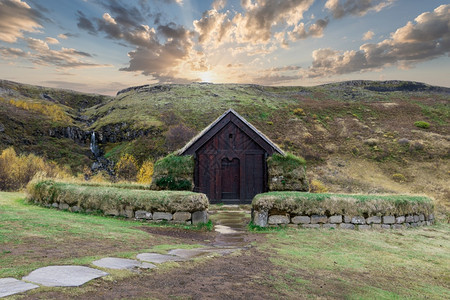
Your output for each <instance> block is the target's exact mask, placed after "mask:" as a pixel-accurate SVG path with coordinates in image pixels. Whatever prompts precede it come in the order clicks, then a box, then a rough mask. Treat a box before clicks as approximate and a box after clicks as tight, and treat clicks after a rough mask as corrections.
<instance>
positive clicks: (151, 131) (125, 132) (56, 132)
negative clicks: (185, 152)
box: [48, 123, 162, 145]
mask: <svg viewBox="0 0 450 300" xmlns="http://www.w3.org/2000/svg"><path fill="white" fill-rule="evenodd" d="M92 133H93V131H90V130H88V131H85V130H83V129H81V128H79V127H76V126H68V127H56V128H50V129H49V132H48V134H49V136H51V137H55V138H68V139H71V140H73V141H74V142H76V143H78V144H82V145H88V144H89V143H90V142H91V136H92ZM95 133H96V136H97V141H98V143H100V144H106V143H118V142H124V141H132V140H135V139H137V138H139V137H144V136H160V135H161V134H162V130H161V129H159V128H147V129H138V130H136V129H133V128H131V127H130V125H129V124H127V123H118V124H113V125H106V126H104V127H102V128H100V129H99V130H96V131H95Z"/></svg>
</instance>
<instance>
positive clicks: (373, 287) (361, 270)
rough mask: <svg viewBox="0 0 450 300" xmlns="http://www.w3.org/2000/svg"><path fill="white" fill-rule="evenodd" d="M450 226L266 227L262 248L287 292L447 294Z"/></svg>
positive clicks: (316, 294)
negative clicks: (365, 228)
mask: <svg viewBox="0 0 450 300" xmlns="http://www.w3.org/2000/svg"><path fill="white" fill-rule="evenodd" d="M449 229H450V227H449V225H448V224H438V225H435V226H432V227H423V228H420V229H411V230H399V231H393V230H392V231H365V232H361V231H352V230H349V231H346V230H304V229H303V230H302V229H286V230H279V231H270V233H269V234H268V240H267V242H265V243H264V245H263V246H262V249H263V251H264V252H265V253H267V255H268V256H269V257H270V261H271V262H272V263H273V264H275V265H276V266H278V267H279V271H277V274H276V275H275V276H274V277H273V278H272V281H273V283H274V284H275V287H276V289H277V290H278V291H279V292H281V293H285V294H288V295H291V296H292V297H293V298H295V297H299V298H308V297H312V298H316V297H325V298H339V299H342V298H345V299H425V298H426V299H449V298H450V240H449V236H450V234H449V233H450V230H449Z"/></svg>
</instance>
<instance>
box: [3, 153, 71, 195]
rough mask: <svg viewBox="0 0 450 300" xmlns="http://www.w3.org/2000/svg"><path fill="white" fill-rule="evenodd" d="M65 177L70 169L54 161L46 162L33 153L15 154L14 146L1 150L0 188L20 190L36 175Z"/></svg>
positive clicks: (68, 175)
mask: <svg viewBox="0 0 450 300" xmlns="http://www.w3.org/2000/svg"><path fill="white" fill-rule="evenodd" d="M38 173H39V174H41V176H46V177H52V178H67V177H70V174H69V173H70V171H69V170H67V169H65V168H62V167H60V166H58V165H57V164H56V163H54V162H46V161H45V160H44V159H43V158H41V157H39V156H36V155H34V154H28V155H17V153H16V151H15V150H14V148H12V147H10V148H7V149H5V150H3V151H2V153H1V155H0V190H20V189H22V188H24V187H25V186H26V185H27V184H28V182H29V181H31V179H32V178H33V177H34V176H35V175H36V174H38Z"/></svg>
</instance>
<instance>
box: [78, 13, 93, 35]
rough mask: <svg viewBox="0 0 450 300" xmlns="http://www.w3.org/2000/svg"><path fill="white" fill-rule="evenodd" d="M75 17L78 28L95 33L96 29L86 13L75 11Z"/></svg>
mask: <svg viewBox="0 0 450 300" xmlns="http://www.w3.org/2000/svg"><path fill="white" fill-rule="evenodd" d="M77 18H78V23H77V26H78V28H80V29H83V30H86V31H87V32H89V33H90V34H92V35H96V34H97V30H96V29H95V27H94V24H93V23H92V22H91V20H89V19H88V18H87V17H86V15H85V14H84V13H83V12H82V11H80V10H78V11H77Z"/></svg>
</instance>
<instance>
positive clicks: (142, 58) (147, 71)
mask: <svg viewBox="0 0 450 300" xmlns="http://www.w3.org/2000/svg"><path fill="white" fill-rule="evenodd" d="M149 30H153V36H152V38H151V40H148V41H147V43H144V44H142V45H138V47H137V48H136V49H135V50H133V51H131V52H129V53H128V56H129V57H130V62H129V66H128V67H126V68H122V69H120V71H129V72H141V73H142V74H144V75H147V76H153V77H154V78H156V79H158V80H159V81H160V82H188V81H192V80H188V79H183V76H184V74H183V73H184V72H182V70H183V68H184V67H187V68H188V69H189V70H194V71H206V70H207V66H206V65H205V62H204V59H203V57H202V56H203V54H202V53H201V52H198V51H195V50H194V47H193V46H194V44H193V41H192V37H193V35H192V33H191V32H190V31H189V30H187V29H186V28H184V27H182V26H178V25H176V24H174V23H169V24H167V25H160V26H158V27H157V30H156V31H155V29H153V28H151V29H149ZM158 35H159V36H163V37H165V42H160V41H159V40H158V38H157V36H158Z"/></svg>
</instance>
